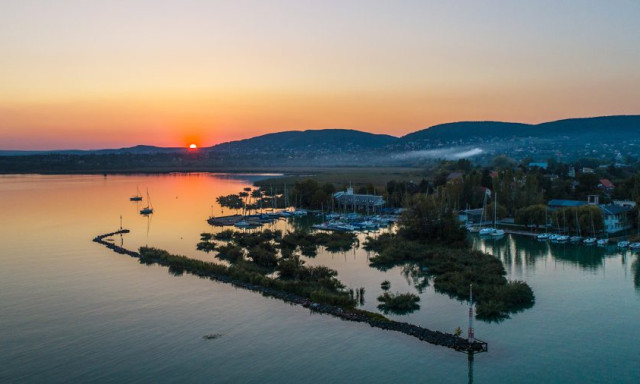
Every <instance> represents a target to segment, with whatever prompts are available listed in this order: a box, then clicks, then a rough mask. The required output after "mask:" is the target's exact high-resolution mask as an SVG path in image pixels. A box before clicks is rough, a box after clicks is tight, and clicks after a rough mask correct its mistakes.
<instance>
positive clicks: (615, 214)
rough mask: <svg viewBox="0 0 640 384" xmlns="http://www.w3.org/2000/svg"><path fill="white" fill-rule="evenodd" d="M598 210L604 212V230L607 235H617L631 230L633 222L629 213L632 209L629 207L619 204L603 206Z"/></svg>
mask: <svg viewBox="0 0 640 384" xmlns="http://www.w3.org/2000/svg"><path fill="white" fill-rule="evenodd" d="M598 208H600V210H601V211H602V216H603V217H604V229H605V231H606V232H607V233H616V232H620V231H624V230H627V229H631V220H629V213H630V212H631V209H632V208H630V207H629V206H627V205H618V204H602V205H599V206H598Z"/></svg>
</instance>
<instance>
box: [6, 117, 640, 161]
mask: <svg viewBox="0 0 640 384" xmlns="http://www.w3.org/2000/svg"><path fill="white" fill-rule="evenodd" d="M639 134H640V115H618V116H601V117H590V118H574V119H565V120H557V121H551V122H546V123H541V124H523V123H512V122H499V121H462V122H454V123H446V124H439V125H434V126H432V127H429V128H426V129H422V130H419V131H416V132H413V133H409V134H407V135H405V136H402V137H394V136H391V135H384V134H373V133H368V132H363V131H357V130H353V129H320V130H306V131H284V132H276V133H268V134H265V135H261V136H256V137H252V138H248V139H243V140H237V141H231V142H227V143H221V144H217V145H214V146H211V147H203V148H201V150H202V151H205V152H213V153H224V152H226V153H231V152H234V153H245V154H252V153H253V154H265V153H271V154H277V153H280V154H282V153H287V152H297V151H307V152H318V153H331V152H336V153H337V152H350V153H356V152H361V151H370V150H372V149H381V150H383V149H386V150H389V151H393V150H394V149H395V150H400V149H403V148H404V149H407V148H411V149H420V148H434V147H437V146H442V145H447V144H450V145H460V144H465V145H467V144H473V143H474V142H476V141H477V142H487V141H492V140H493V141H500V140H503V141H504V140H506V139H510V138H521V139H526V138H529V137H530V138H538V139H556V138H563V139H569V140H573V141H575V143H577V144H583V142H588V141H594V140H601V141H606V142H612V141H613V142H615V141H624V140H636V139H638V137H639V136H640V135H639ZM186 152H188V149H186V148H163V147H156V146H149V145H137V146H134V147H128V148H119V149H100V150H52V151H13V150H5V151H1V150H0V155H4V156H18V155H39V154H68V155H86V154H156V153H160V154H162V153H165V154H171V153H176V154H180V153H186Z"/></svg>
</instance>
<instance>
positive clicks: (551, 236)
mask: <svg viewBox="0 0 640 384" xmlns="http://www.w3.org/2000/svg"><path fill="white" fill-rule="evenodd" d="M558 236H560V235H558V234H557V233H553V234H551V235H549V240H551V241H556V240H558Z"/></svg>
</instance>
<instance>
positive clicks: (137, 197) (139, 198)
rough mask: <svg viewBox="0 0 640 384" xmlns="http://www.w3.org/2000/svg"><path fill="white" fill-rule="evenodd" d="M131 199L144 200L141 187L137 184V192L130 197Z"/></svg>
mask: <svg viewBox="0 0 640 384" xmlns="http://www.w3.org/2000/svg"><path fill="white" fill-rule="evenodd" d="M129 200H131V201H142V196H140V188H138V186H137V185H136V194H135V196H131V197H130V198H129Z"/></svg>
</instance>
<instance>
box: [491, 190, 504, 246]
mask: <svg viewBox="0 0 640 384" xmlns="http://www.w3.org/2000/svg"><path fill="white" fill-rule="evenodd" d="M497 223H498V192H496V196H495V201H494V203H493V232H491V236H493V237H500V236H504V230H502V229H498V228H496V225H497Z"/></svg>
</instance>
